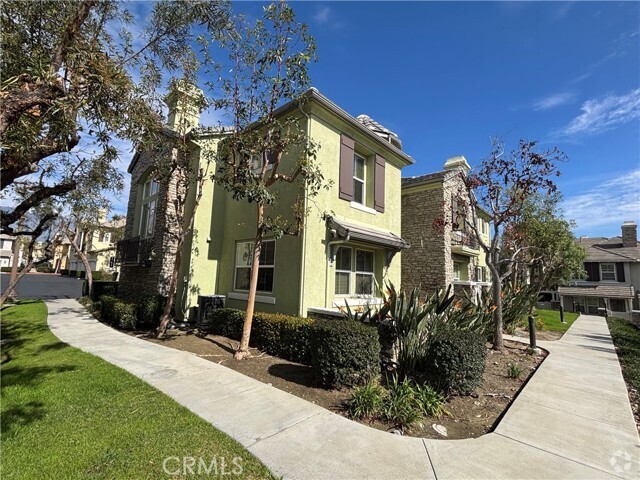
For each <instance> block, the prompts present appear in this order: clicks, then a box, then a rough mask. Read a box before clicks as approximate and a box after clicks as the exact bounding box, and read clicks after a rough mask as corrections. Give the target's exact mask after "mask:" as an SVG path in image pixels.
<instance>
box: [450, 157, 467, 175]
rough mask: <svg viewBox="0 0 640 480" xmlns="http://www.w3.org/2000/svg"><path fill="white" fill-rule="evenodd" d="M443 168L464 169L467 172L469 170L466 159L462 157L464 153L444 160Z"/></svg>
mask: <svg viewBox="0 0 640 480" xmlns="http://www.w3.org/2000/svg"><path fill="white" fill-rule="evenodd" d="M444 169H445V170H464V171H465V172H468V171H469V170H471V167H470V166H469V163H468V162H467V159H466V158H464V155H458V156H457V157H449V158H447V161H446V162H444Z"/></svg>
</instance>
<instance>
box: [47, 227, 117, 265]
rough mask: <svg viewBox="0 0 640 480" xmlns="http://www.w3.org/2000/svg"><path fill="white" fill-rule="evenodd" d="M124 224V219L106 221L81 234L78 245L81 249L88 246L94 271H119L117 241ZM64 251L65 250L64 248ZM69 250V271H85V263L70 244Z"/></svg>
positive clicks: (88, 254)
mask: <svg viewBox="0 0 640 480" xmlns="http://www.w3.org/2000/svg"><path fill="white" fill-rule="evenodd" d="M124 225H125V220H124V219H121V220H115V221H114V220H110V221H105V222H102V223H101V224H100V227H98V228H97V229H95V230H93V231H90V232H82V233H81V234H80V238H79V239H78V246H79V247H80V249H81V250H82V249H84V248H85V247H86V252H87V260H88V262H89V265H90V267H91V271H92V272H97V271H102V272H107V273H115V272H117V271H118V266H117V264H116V242H117V239H118V238H119V237H120V236H121V235H120V233H119V231H121V230H122V229H123V228H124ZM85 244H86V245H85ZM63 246H64V244H63ZM62 251H64V249H63V250H62ZM67 251H68V252H69V257H68V258H69V260H68V263H69V267H68V268H69V271H71V272H73V271H76V272H84V270H85V267H84V263H82V259H81V258H80V256H79V255H78V254H77V253H76V251H75V250H74V249H73V247H71V246H70V245H69V247H68V248H67ZM54 262H55V260H54ZM54 266H55V263H54Z"/></svg>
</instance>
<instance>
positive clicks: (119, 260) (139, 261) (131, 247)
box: [116, 237, 153, 267]
mask: <svg viewBox="0 0 640 480" xmlns="http://www.w3.org/2000/svg"><path fill="white" fill-rule="evenodd" d="M152 250H153V237H149V238H141V237H132V238H125V239H124V240H120V241H119V242H118V245H117V247H116V264H118V265H129V266H132V265H137V266H141V267H147V266H149V265H151V257H152Z"/></svg>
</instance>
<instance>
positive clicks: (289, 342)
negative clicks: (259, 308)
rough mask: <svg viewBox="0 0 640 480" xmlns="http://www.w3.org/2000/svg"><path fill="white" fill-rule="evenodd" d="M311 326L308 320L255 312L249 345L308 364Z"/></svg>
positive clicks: (311, 321)
mask: <svg viewBox="0 0 640 480" xmlns="http://www.w3.org/2000/svg"><path fill="white" fill-rule="evenodd" d="M312 324H313V320H311V319H308V318H302V317H292V316H289V315H283V314H281V313H262V312H257V313H256V314H255V315H254V316H253V327H252V331H251V344H252V345H255V346H256V347H258V348H259V349H261V350H264V351H265V352H267V353H269V354H271V355H275V356H277V357H281V358H286V359H289V360H292V361H294V362H300V363H304V364H309V363H310V362H311V351H310V348H309V337H310V335H311V325H312Z"/></svg>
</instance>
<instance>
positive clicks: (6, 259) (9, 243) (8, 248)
mask: <svg viewBox="0 0 640 480" xmlns="http://www.w3.org/2000/svg"><path fill="white" fill-rule="evenodd" d="M15 241H16V237H12V236H11V235H6V234H4V233H3V234H2V235H0V267H12V266H13V242H15ZM20 258H21V255H20V254H19V255H18V259H20Z"/></svg>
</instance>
